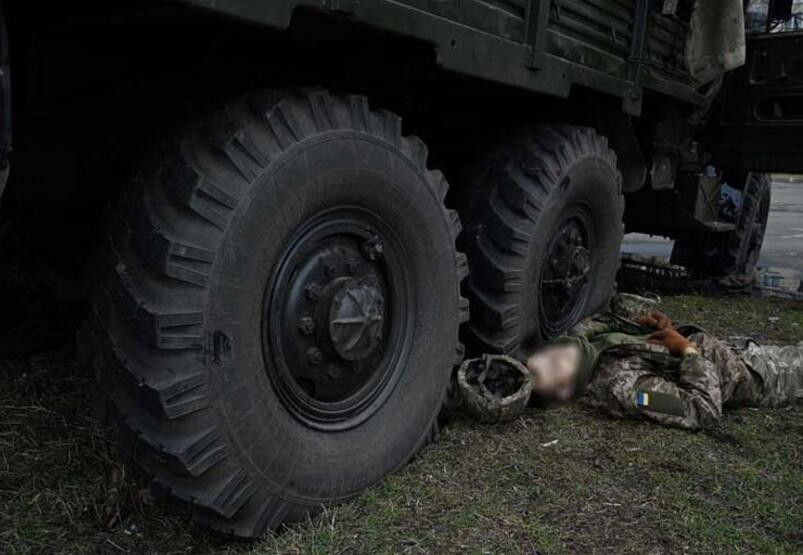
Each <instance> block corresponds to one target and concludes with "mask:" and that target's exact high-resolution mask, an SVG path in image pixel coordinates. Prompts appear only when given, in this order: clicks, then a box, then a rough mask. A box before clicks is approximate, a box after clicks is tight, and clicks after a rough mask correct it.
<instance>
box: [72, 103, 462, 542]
mask: <svg viewBox="0 0 803 555" xmlns="http://www.w3.org/2000/svg"><path fill="white" fill-rule="evenodd" d="M426 160H427V150H426V147H425V146H424V144H423V143H422V142H421V141H420V140H418V139H417V138H415V137H403V136H402V135H401V122H400V119H399V118H398V117H397V116H395V115H393V114H391V113H389V112H385V111H371V110H370V109H369V107H368V103H367V100H366V99H365V98H364V97H360V96H347V97H335V96H330V95H329V94H328V93H327V92H325V91H321V90H313V91H303V92H287V93H277V92H271V91H268V92H263V93H257V94H251V95H248V96H247V97H244V98H241V99H238V100H236V101H233V102H230V103H228V104H227V105H225V106H224V107H222V108H220V109H218V110H215V111H213V112H212V113H210V114H209V115H208V116H206V117H204V118H202V119H200V120H199V121H196V122H194V123H193V124H192V125H189V126H187V127H186V128H185V129H184V130H183V132H182V133H181V134H180V136H179V138H178V139H177V140H175V141H173V142H171V144H170V145H169V146H168V147H166V148H165V149H164V150H163V151H162V152H161V153H160V156H159V157H158V163H157V164H156V165H155V166H154V167H153V168H150V171H148V172H145V175H147V176H148V177H146V178H145V179H144V180H143V181H142V183H140V184H139V187H138V188H136V189H132V190H131V191H132V192H130V193H129V194H127V195H126V198H127V200H125V201H124V202H123V208H122V210H121V213H120V216H119V218H118V219H117V225H116V226H115V227H116V228H117V231H116V232H114V233H112V234H111V238H110V240H109V259H108V261H107V266H108V268H109V276H108V280H107V282H106V284H105V286H104V288H103V290H102V294H100V295H99V296H98V299H97V300H96V302H95V305H94V310H93V316H92V318H91V319H90V321H89V322H88V323H87V325H86V326H85V328H84V329H83V331H82V333H81V334H80V337H79V343H80V344H81V351H82V352H83V353H84V355H85V357H89V358H90V359H91V360H92V361H93V363H94V365H95V368H96V370H97V373H98V380H99V382H100V384H101V387H103V388H104V389H106V390H107V391H108V393H109V399H110V401H111V403H112V404H113V407H114V408H115V412H116V413H117V414H118V415H119V424H120V429H121V432H122V433H123V435H124V437H125V438H127V440H126V443H127V444H128V445H129V446H130V449H129V453H130V457H131V460H132V462H133V463H134V464H135V465H136V466H137V467H138V468H140V469H141V470H143V471H144V472H145V474H146V475H147V477H149V478H150V480H151V483H152V486H153V489H154V490H155V491H157V492H158V493H161V494H164V495H167V496H169V497H171V498H172V499H173V500H178V501H179V502H181V503H184V504H186V505H187V506H189V507H190V508H191V514H192V517H193V519H194V520H195V521H197V522H199V523H201V524H203V525H206V526H210V527H212V528H214V529H217V530H220V531H223V532H225V533H230V534H234V535H237V536H245V537H253V536H259V535H261V534H263V533H264V531H265V530H267V529H271V528H274V527H276V526H277V525H278V524H280V523H282V522H288V521H293V520H297V519H299V518H302V517H303V516H304V515H305V514H307V513H308V512H310V511H315V510H317V509H319V508H320V507H321V505H322V504H324V503H329V502H336V501H340V500H343V499H346V498H348V497H350V496H353V495H354V494H356V493H358V492H359V491H361V490H362V489H364V488H365V487H368V486H370V485H372V484H374V483H376V482H378V481H379V480H381V479H382V478H383V477H384V476H386V475H387V474H388V473H390V472H392V471H393V470H395V469H397V468H399V467H400V466H401V465H403V464H404V463H405V462H406V461H407V460H409V458H410V457H411V456H412V455H413V454H414V453H415V452H416V451H417V450H418V449H419V448H421V447H422V446H423V445H424V444H426V443H427V441H428V440H429V439H430V438H431V437H432V434H433V433H434V432H435V429H436V426H437V418H436V417H437V415H438V411H439V409H440V407H441V404H442V402H443V399H444V395H445V392H446V389H447V384H448V382H449V379H450V374H451V370H452V367H453V365H454V364H455V363H456V362H457V361H458V360H460V358H461V356H462V349H461V347H460V344H459V342H458V328H459V324H460V322H461V321H463V320H465V319H466V317H467V302H466V301H465V300H464V299H462V297H461V296H460V281H461V279H462V278H463V277H464V275H465V273H466V271H467V266H466V262H465V257H464V256H463V255H462V254H460V253H458V252H457V250H456V248H455V246H454V243H455V238H456V236H457V234H458V232H459V230H460V225H459V221H458V218H457V214H456V213H455V212H453V211H450V210H448V209H447V208H445V206H444V198H445V195H446V192H447V184H446V181H445V180H444V178H443V176H442V175H441V174H440V172H437V171H430V170H428V169H427V168H426ZM377 244H379V247H377ZM358 249H362V250H358ZM280 270H281V271H280ZM278 274H281V275H278ZM288 276H289V277H288ZM305 280H306V281H305ZM316 280H317V281H319V282H320V283H315V282H316ZM316 288H317V289H316ZM322 303H323V304H322ZM321 306H323V308H322V309H321V308H320V307H321ZM361 310H363V312H360V311H361ZM366 315H370V317H369V316H366ZM305 318H309V320H306V319H305ZM355 318H356V320H355ZM354 322H357V324H358V325H357V329H358V330H359V331H357V332H354V331H353V329H352V328H350V327H349V326H350V325H351V324H353V323H354ZM316 324H317V325H316ZM321 324H326V325H327V326H328V328H327V329H321V328H322V326H321ZM335 328H337V330H339V331H331V330H335ZM327 330H329V331H327ZM343 330H345V331H343ZM344 334H345V335H344ZM344 338H345V339H344ZM313 349H318V351H317V352H316V351H314V350H313ZM313 355H314V356H313ZM355 361H356V362H355ZM298 368H301V370H299V372H301V373H305V374H304V376H307V377H304V376H299V375H296V374H294V372H295V370H296V369H298ZM351 370H353V371H354V373H353V374H349V372H350V371H351ZM360 373H363V374H364V375H365V377H364V378H363V377H360V376H362V375H363V374H360ZM377 375H378V376H379V378H377V377H376V376H377ZM332 376H335V377H332ZM338 376H340V377H338ZM343 376H345V377H343ZM305 380H306V381H305ZM327 380H330V381H327ZM330 382H331V383H330ZM332 384H335V385H332ZM366 392H367V393H366ZM344 399H345V400H344ZM355 399H356V400H355ZM352 401H353V402H352ZM349 403H351V404H349Z"/></svg>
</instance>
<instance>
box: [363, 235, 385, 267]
mask: <svg viewBox="0 0 803 555" xmlns="http://www.w3.org/2000/svg"><path fill="white" fill-rule="evenodd" d="M360 249H361V250H362V254H363V255H364V256H365V258H367V259H368V260H371V261H373V260H377V259H379V258H381V257H382V251H383V247H382V240H381V239H380V238H379V237H377V236H376V235H374V236H373V237H371V238H370V239H368V240H367V241H366V242H365V243H363V244H362V246H361V247H360Z"/></svg>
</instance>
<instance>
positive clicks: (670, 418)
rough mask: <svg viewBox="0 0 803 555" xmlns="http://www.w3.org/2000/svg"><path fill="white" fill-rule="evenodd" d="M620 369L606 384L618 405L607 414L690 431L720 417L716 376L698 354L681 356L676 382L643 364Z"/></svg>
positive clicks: (719, 397) (719, 396)
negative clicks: (678, 377)
mask: <svg viewBox="0 0 803 555" xmlns="http://www.w3.org/2000/svg"><path fill="white" fill-rule="evenodd" d="M624 366H625V368H623V369H620V370H619V371H618V372H616V373H615V374H612V376H613V377H612V379H611V382H610V383H609V384H608V386H609V391H608V392H607V394H608V395H612V396H613V397H614V398H615V400H616V405H618V406H616V407H615V410H611V411H610V412H613V413H617V412H618V413H620V414H622V415H628V416H634V417H641V418H646V419H648V420H652V421H655V422H658V423H661V424H665V425H669V426H676V427H679V428H686V429H690V430H697V429H700V428H709V427H711V426H714V425H715V424H716V423H717V422H718V421H719V419H720V417H721V416H722V394H721V390H720V383H719V375H718V373H717V371H716V368H715V367H714V365H713V364H712V363H711V362H710V361H709V360H706V359H705V358H704V357H702V356H700V355H699V354H690V355H686V356H684V358H683V360H682V361H681V363H680V379H679V380H678V382H677V383H676V382H674V381H672V380H668V379H666V378H664V377H662V376H659V375H657V374H655V373H653V372H652V371H651V369H649V368H647V367H645V366H643V365H637V364H632V363H631V364H625V365H624ZM628 366H629V368H628Z"/></svg>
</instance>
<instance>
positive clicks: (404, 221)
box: [205, 131, 459, 505]
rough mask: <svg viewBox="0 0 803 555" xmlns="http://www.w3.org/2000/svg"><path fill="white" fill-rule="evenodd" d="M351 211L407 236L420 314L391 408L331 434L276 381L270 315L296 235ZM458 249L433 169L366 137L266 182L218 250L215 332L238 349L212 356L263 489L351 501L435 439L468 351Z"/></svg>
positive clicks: (353, 137) (244, 457) (209, 314)
mask: <svg viewBox="0 0 803 555" xmlns="http://www.w3.org/2000/svg"><path fill="white" fill-rule="evenodd" d="M343 204H345V205H355V206H361V205H362V206H367V207H370V208H371V209H372V211H374V212H375V213H377V214H379V215H380V216H381V217H382V218H385V219H387V222H388V224H389V226H390V227H391V228H393V229H394V230H396V231H397V234H398V235H397V236H398V238H399V241H400V243H401V244H402V245H403V247H404V252H403V255H402V258H403V259H404V260H405V261H406V263H407V264H409V268H408V270H409V272H408V275H409V278H410V281H411V283H410V287H409V288H408V291H410V292H411V294H412V295H413V296H414V300H413V302H412V303H411V305H412V307H413V311H414V313H413V316H412V322H413V325H412V330H411V334H412V337H411V343H410V347H409V349H408V350H407V353H406V360H404V361H402V362H400V364H404V368H403V371H402V372H401V375H400V376H399V379H398V382H397V383H396V385H395V389H394V390H393V392H392V394H391V395H389V396H388V397H387V399H386V402H385V403H384V405H382V406H381V407H380V408H378V409H377V410H376V412H375V413H374V414H373V415H372V416H371V417H370V418H368V419H367V420H366V421H364V422H362V423H361V424H359V425H357V426H356V427H354V428H351V429H347V430H343V431H338V432H325V431H321V430H316V429H313V428H310V427H308V426H306V425H304V424H303V423H302V422H301V421H299V420H298V419H296V418H295V417H294V416H293V415H292V414H291V413H290V412H289V411H288V410H287V409H286V408H285V406H284V404H283V402H282V401H281V400H280V398H279V396H278V395H277V392H276V391H275V389H274V386H273V384H272V383H271V380H270V379H269V378H268V375H267V373H266V365H267V364H271V361H270V360H267V359H266V357H265V356H264V355H263V352H264V351H263V337H262V325H263V313H262V312H263V306H264V304H263V303H264V296H265V295H266V294H269V293H268V292H266V285H267V283H268V282H269V279H270V276H271V271H272V268H274V266H275V265H276V263H277V260H278V257H279V256H280V253H281V252H282V250H283V248H284V244H285V242H286V241H287V239H288V238H289V237H290V236H291V235H292V234H293V232H294V230H295V229H297V228H298V227H299V226H300V225H301V224H303V223H304V222H305V221H307V220H308V219H309V218H311V217H313V216H314V215H316V214H318V213H320V212H321V211H323V210H325V209H327V208H330V207H332V206H335V205H343ZM452 241H453V239H452V233H451V231H450V229H449V223H448V221H447V219H446V216H445V211H444V209H443V207H442V203H441V200H440V199H439V198H437V195H436V193H435V191H433V190H432V187H431V185H430V184H429V183H428V182H427V177H426V175H425V172H424V169H423V168H419V167H417V166H416V165H415V164H414V162H413V161H412V160H410V159H409V158H408V157H407V156H405V155H404V154H403V153H402V152H401V150H400V149H399V148H398V147H397V146H396V145H393V144H391V143H389V142H387V141H384V140H382V139H379V138H376V137H374V136H372V135H368V134H366V133H362V132H357V131H336V132H331V133H326V134H323V135H320V136H317V137H315V138H313V139H308V140H306V141H303V142H301V143H299V144H297V145H295V146H294V147H292V148H291V149H289V150H288V151H287V152H285V153H284V154H283V155H282V156H281V157H280V158H278V159H277V160H275V161H274V162H273V163H272V164H271V165H270V166H269V167H268V168H267V170H266V171H265V172H264V173H263V174H262V175H261V176H260V177H259V178H258V179H257V182H256V184H255V186H254V187H253V189H252V191H251V193H250V195H249V197H248V199H247V201H246V202H243V203H242V204H241V205H240V207H238V210H237V212H236V214H235V215H234V218H233V220H232V223H231V225H230V226H229V228H228V230H227V233H226V235H225V237H224V239H223V242H222V245H221V248H220V249H219V253H220V255H219V256H218V259H217V260H216V262H215V266H214V269H213V272H212V280H211V283H212V285H211V287H210V290H209V297H208V303H207V310H206V318H205V322H206V323H207V325H206V330H205V334H206V337H207V338H212V339H211V341H217V342H218V343H220V338H223V339H222V341H223V343H224V344H225V346H224V349H223V351H224V352H225V353H227V354H225V356H222V357H221V356H214V357H211V358H212V359H213V362H212V363H211V364H210V366H209V367H208V370H207V371H208V372H209V379H210V383H211V389H212V392H213V396H214V398H215V400H216V402H215V409H214V410H215V411H216V412H217V418H218V419H219V420H220V422H221V424H222V426H221V427H222V428H223V429H224V430H225V431H226V433H227V435H228V439H229V441H230V442H231V444H232V446H233V447H234V449H233V450H234V451H235V453H237V456H238V457H239V458H240V460H241V461H242V464H243V466H244V467H246V468H247V469H248V473H249V474H250V475H252V476H253V477H254V479H255V480H256V481H257V483H259V484H260V485H261V486H262V487H264V488H267V489H268V490H269V491H270V492H271V493H272V494H274V495H278V496H280V497H282V498H284V499H288V500H291V501H294V502H297V503H302V504H305V505H316V504H319V503H321V502H325V501H331V500H338V499H343V498H347V497H349V496H351V495H353V494H356V493H357V492H359V491H360V490H362V489H364V488H365V487H368V486H370V485H372V484H374V483H376V482H378V481H379V480H380V479H382V478H383V477H384V476H385V475H386V474H388V473H389V472H392V471H393V470H395V469H397V468H398V467H399V466H401V465H402V464H404V463H405V462H406V461H407V460H408V459H409V458H410V457H411V456H412V455H413V454H414V453H415V452H416V451H417V450H418V448H419V447H420V446H421V445H422V444H423V443H424V442H425V440H426V438H427V436H428V434H429V432H430V429H431V427H432V425H433V422H434V419H435V418H436V416H437V412H438V410H439V408H440V404H441V401H442V398H443V394H444V392H445V389H446V386H447V383H448V380H449V372H450V369H451V366H452V364H453V362H454V350H455V349H456V347H457V345H456V333H455V331H456V329H457V326H458V313H459V299H458V295H459V292H458V288H457V283H458V279H457V277H456V269H455V263H454V255H453V249H454V245H453V242H452ZM287 325H293V326H295V323H287ZM268 333H271V331H270V330H268ZM207 358H209V357H208V356H207ZM214 361H217V362H214Z"/></svg>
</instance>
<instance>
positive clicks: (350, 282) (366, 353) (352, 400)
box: [263, 208, 409, 426]
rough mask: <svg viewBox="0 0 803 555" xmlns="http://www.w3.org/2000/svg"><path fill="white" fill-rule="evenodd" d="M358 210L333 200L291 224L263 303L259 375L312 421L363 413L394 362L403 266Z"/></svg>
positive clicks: (398, 349) (403, 316) (398, 350)
mask: <svg viewBox="0 0 803 555" xmlns="http://www.w3.org/2000/svg"><path fill="white" fill-rule="evenodd" d="M363 212H364V211H363V210H361V209H356V208H343V209H342V210H339V211H336V212H334V213H330V214H327V215H326V216H320V217H318V218H315V219H313V220H312V221H311V222H310V223H308V224H307V225H306V226H305V227H304V228H302V229H301V230H299V232H297V233H296V235H295V237H294V238H293V239H292V240H291V241H290V242H289V244H288V246H287V247H286V249H285V252H284V254H283V255H282V257H281V258H280V261H279V263H278V264H277V268H276V271H275V272H274V277H273V279H272V283H273V285H272V287H271V295H270V298H269V302H268V303H267V304H266V313H265V317H264V322H265V325H264V329H263V335H264V337H265V345H267V346H269V348H266V350H265V357H266V359H268V360H270V363H268V364H267V369H268V374H269V377H270V378H271V379H272V381H273V382H274V384H275V385H276V387H277V390H278V391H279V393H280V395H281V396H282V397H283V400H284V401H285V403H286V404H287V405H288V407H289V408H291V409H292V410H293V411H294V412H296V414H297V416H298V417H299V418H301V419H302V420H304V421H305V422H307V423H310V424H311V425H315V426H318V425H325V426H334V425H336V426H341V425H345V424H344V422H345V421H347V420H349V419H351V420H354V419H355V418H361V417H363V416H364V414H361V413H362V412H364V409H365V408H366V407H367V406H368V405H371V404H372V402H373V401H374V400H376V399H377V398H378V397H379V396H381V395H384V393H382V389H383V387H384V386H385V385H386V383H387V382H388V381H389V380H390V379H391V375H395V373H396V372H397V370H398V368H401V367H400V366H399V365H398V357H399V356H401V354H402V351H403V350H404V341H403V339H402V335H403V334H406V333H407V330H408V329H409V328H408V324H407V323H406V321H407V319H408V318H409V314H408V313H407V311H406V308H405V305H404V304H403V301H404V300H405V298H406V293H405V292H404V285H403V284H404V283H406V279H405V276H406V271H407V270H406V269H405V267H404V265H403V264H401V261H400V259H399V258H398V255H397V250H398V249H397V248H392V246H391V245H388V244H386V243H385V240H384V238H383V237H382V235H385V236H389V235H392V231H391V230H387V229H383V224H382V223H381V221H379V220H378V219H376V218H375V217H374V216H372V215H371V214H370V213H363ZM380 230H381V231H380ZM394 244H395V243H394Z"/></svg>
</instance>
